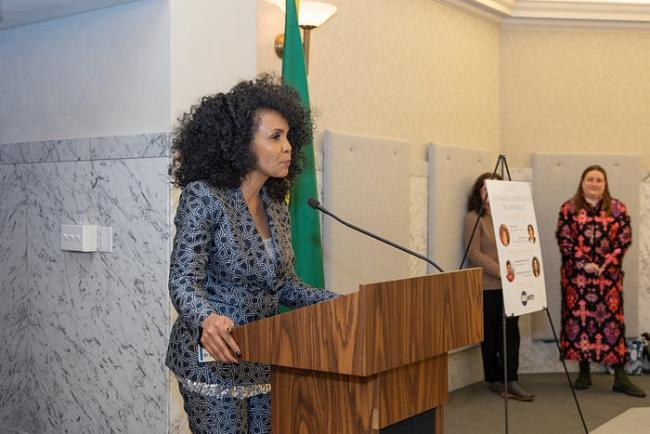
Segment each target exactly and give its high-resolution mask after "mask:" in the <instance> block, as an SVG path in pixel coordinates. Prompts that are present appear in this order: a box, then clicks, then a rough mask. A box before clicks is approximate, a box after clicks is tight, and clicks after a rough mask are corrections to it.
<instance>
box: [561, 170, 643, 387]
mask: <svg viewBox="0 0 650 434" xmlns="http://www.w3.org/2000/svg"><path fill="white" fill-rule="evenodd" d="M556 236H557V240H558V244H559V247H560V253H561V255H562V334H561V339H560V340H561V342H560V344H561V348H562V353H563V357H564V358H565V359H567V360H577V361H578V362H580V374H579V375H578V378H577V379H576V380H575V382H574V386H575V388H576V389H587V388H588V387H589V386H591V376H590V373H589V364H590V362H592V361H593V362H597V363H602V364H604V365H608V366H611V367H613V368H614V372H615V379H614V385H613V387H612V389H613V390H614V391H615V392H622V393H626V394H628V395H632V396H637V397H644V396H645V392H644V391H643V390H642V389H640V388H639V387H637V386H635V385H634V384H633V383H632V382H631V381H630V380H629V379H628V378H627V376H626V375H625V371H624V370H623V366H624V364H625V361H626V351H627V348H626V345H625V323H624V321H623V270H622V265H623V256H624V255H625V251H626V250H627V248H628V247H629V246H630V244H631V243H632V228H631V226H630V217H629V216H628V214H627V209H626V207H625V205H624V204H623V202H621V201H619V200H617V199H614V198H612V197H611V196H610V193H609V188H608V185H607V174H606V172H605V170H604V169H603V168H602V167H600V166H596V165H594V166H589V167H587V168H586V169H585V170H584V172H583V173H582V176H581V178H580V184H579V185H578V190H577V192H576V194H575V195H574V196H573V198H571V199H570V200H568V201H566V202H564V203H563V204H562V207H561V209H560V216H559V219H558V223H557V232H556Z"/></svg>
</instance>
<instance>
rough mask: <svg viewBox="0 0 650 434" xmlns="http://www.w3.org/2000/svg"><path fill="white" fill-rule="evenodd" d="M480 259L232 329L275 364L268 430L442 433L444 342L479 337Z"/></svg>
mask: <svg viewBox="0 0 650 434" xmlns="http://www.w3.org/2000/svg"><path fill="white" fill-rule="evenodd" d="M482 310H483V293H482V274H481V270H480V269H478V268H474V269H469V270H461V271H453V272H449V273H441V274H434V275H428V276H422V277H416V278H412V279H403V280H395V281H390V282H381V283H373V284H368V285H360V287H359V292H356V293H353V294H349V295H345V296H341V297H339V298H336V299H334V300H330V301H327V302H323V303H319V304H316V305H312V306H308V307H305V308H302V309H297V310H294V311H291V312H287V313H283V314H280V315H277V316H274V317H270V318H265V319H263V320H260V321H256V322H253V323H250V324H247V325H245V326H241V327H237V328H235V329H234V330H233V335H234V337H235V339H236V340H237V342H238V343H239V346H240V348H241V351H242V358H243V359H244V360H251V361H257V362H263V363H268V364H271V365H273V371H272V380H271V388H272V394H273V395H272V400H271V402H272V404H271V407H272V419H273V433H274V434H363V433H380V434H397V433H409V434H414V433H424V432H426V433H433V432H435V433H436V434H438V433H442V430H443V424H442V405H443V404H444V403H445V402H446V401H447V395H448V389H447V352H448V351H450V350H453V349H454V348H459V347H463V346H466V345H471V344H475V343H478V342H480V341H481V340H482V339H483V315H482Z"/></svg>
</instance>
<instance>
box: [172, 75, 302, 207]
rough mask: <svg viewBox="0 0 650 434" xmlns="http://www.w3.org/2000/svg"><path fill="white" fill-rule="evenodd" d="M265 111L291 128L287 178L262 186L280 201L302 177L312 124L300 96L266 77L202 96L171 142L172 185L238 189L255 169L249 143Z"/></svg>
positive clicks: (272, 77)
mask: <svg viewBox="0 0 650 434" xmlns="http://www.w3.org/2000/svg"><path fill="white" fill-rule="evenodd" d="M266 110H273V111H276V112H278V113H280V114H281V115H282V117H284V119H285V120H286V121H287V123H288V124H289V133H288V134H287V138H288V140H289V143H291V165H290V167H289V174H288V175H287V176H286V177H284V178H269V179H268V180H267V181H266V183H265V184H264V185H265V187H266V190H267V193H268V194H269V196H270V197H271V198H273V199H275V200H284V198H285V197H286V195H287V193H288V192H289V188H290V186H291V182H292V181H293V180H294V179H295V177H296V176H297V175H298V174H299V173H300V170H301V163H302V153H301V151H302V149H303V147H304V146H305V145H307V144H309V143H310V142H311V141H312V137H313V122H312V118H311V112H310V111H309V109H308V108H305V107H304V106H303V104H302V102H301V100H300V96H299V95H298V92H296V91H295V90H294V89H293V88H292V87H290V86H289V85H287V84H285V83H283V82H281V81H280V80H279V79H278V78H277V77H275V76H273V75H269V74H262V75H260V76H258V77H257V79H255V80H247V81H241V82H239V83H238V84H236V85H235V86H234V87H233V88H232V89H231V90H230V91H228V92H226V93H217V94H215V95H209V96H205V97H203V98H201V102H200V103H199V104H197V105H195V106H193V107H192V108H191V110H190V111H189V112H188V113H185V114H183V116H181V118H180V119H179V126H178V127H177V128H176V129H175V130H174V135H173V139H172V148H171V153H172V161H171V165H170V168H169V173H170V175H171V176H172V182H173V184H174V185H176V186H177V187H184V186H186V185H187V184H189V183H190V182H192V181H198V180H203V181H207V182H208V183H210V184H212V185H214V186H215V187H219V188H238V187H239V186H240V185H241V183H242V181H243V180H244V178H245V177H246V175H247V174H248V173H249V172H251V171H252V170H254V169H255V168H256V167H257V157H256V155H255V153H254V152H253V150H252V146H251V144H252V141H253V136H254V134H255V132H256V131H257V128H258V127H259V122H260V113H262V112H264V111H266Z"/></svg>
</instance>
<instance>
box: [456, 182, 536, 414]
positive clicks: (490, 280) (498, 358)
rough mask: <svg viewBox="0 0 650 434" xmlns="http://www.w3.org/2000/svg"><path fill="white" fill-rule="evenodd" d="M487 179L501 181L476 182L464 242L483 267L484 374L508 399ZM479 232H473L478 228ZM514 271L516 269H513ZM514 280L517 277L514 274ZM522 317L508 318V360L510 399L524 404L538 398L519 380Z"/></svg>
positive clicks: (503, 239) (471, 257) (505, 239)
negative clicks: (520, 321) (520, 323)
mask: <svg viewBox="0 0 650 434" xmlns="http://www.w3.org/2000/svg"><path fill="white" fill-rule="evenodd" d="M486 179H501V177H500V176H498V175H496V174H495V176H494V178H492V173H489V172H488V173H484V174H482V175H481V176H479V177H478V178H477V179H476V181H475V182H474V186H473V187H472V191H471V192H470V195H469V198H468V201H467V215H466V216H465V227H464V239H465V241H464V242H465V245H466V246H467V245H468V243H469V242H470V238H471V239H472V243H471V244H470V245H469V246H468V254H467V257H468V259H469V262H470V263H471V264H472V265H473V266H475V267H481V268H483V330H484V338H483V342H481V355H482V357H483V373H484V375H485V381H487V382H488V383H489V387H490V390H492V391H493V392H494V393H497V394H500V395H502V396H504V389H505V387H504V384H503V363H502V361H503V359H504V355H503V325H502V324H503V292H502V288H501V272H500V269H499V256H498V255H497V241H496V237H495V236H494V227H493V226H492V213H491V210H490V201H489V200H488V196H487V190H486V187H485V180H486ZM477 219H478V220H479V221H478V225H477V226H476V232H475V233H474V237H473V238H472V232H473V231H474V226H475V225H476V220H477ZM506 230H507V228H505V226H503V228H502V229H500V230H499V236H500V240H501V242H502V243H503V244H504V245H507V244H509V242H510V236H509V234H508V235H507V236H504V235H503V234H504V233H506ZM510 271H511V272H512V266H510ZM512 278H514V274H513V275H512ZM518 322H519V317H508V318H507V319H506V344H507V345H506V351H507V356H506V361H507V365H508V366H507V369H508V380H509V381H508V396H509V397H511V398H515V399H518V400H520V401H532V400H533V399H534V398H535V395H533V394H532V393H530V392H528V391H527V390H525V389H524V388H523V387H522V386H521V384H519V381H518V380H519V379H518V373H517V371H518V369H519V341H520V337H519V324H518Z"/></svg>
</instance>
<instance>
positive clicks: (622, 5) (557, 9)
mask: <svg viewBox="0 0 650 434" xmlns="http://www.w3.org/2000/svg"><path fill="white" fill-rule="evenodd" d="M440 1H441V2H442V3H445V4H448V5H450V6H452V7H455V8H457V9H461V10H463V11H465V12H467V13H469V14H470V15H474V16H477V17H479V18H482V19H487V20H488V21H491V22H499V23H502V24H504V25H506V26H522V27H525V26H541V27H549V26H551V27H553V26H559V27H564V28H566V27H577V28H582V27H592V28H593V27H605V28H641V29H646V28H648V27H649V26H650V0H624V1H620V0H440Z"/></svg>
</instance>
